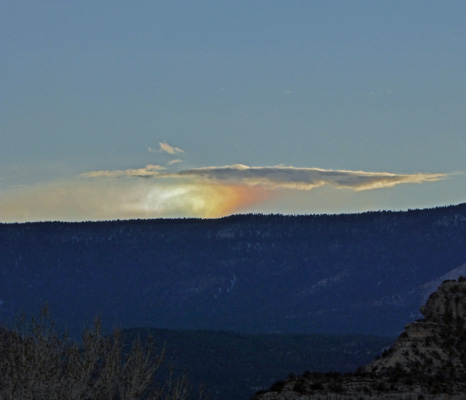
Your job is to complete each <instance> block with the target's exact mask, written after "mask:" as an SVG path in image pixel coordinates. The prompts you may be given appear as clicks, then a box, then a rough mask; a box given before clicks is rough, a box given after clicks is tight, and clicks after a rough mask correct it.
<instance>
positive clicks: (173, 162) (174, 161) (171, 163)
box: [167, 158, 183, 165]
mask: <svg viewBox="0 0 466 400" xmlns="http://www.w3.org/2000/svg"><path fill="white" fill-rule="evenodd" d="M180 162H183V160H181V159H179V158H177V159H175V160H170V161H169V162H168V163H167V164H168V165H173V164H178V163H180Z"/></svg>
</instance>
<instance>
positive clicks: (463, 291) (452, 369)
mask: <svg viewBox="0 0 466 400" xmlns="http://www.w3.org/2000/svg"><path fill="white" fill-rule="evenodd" d="M421 313H422V314H423V316H424V318H423V319H421V320H418V321H415V322H413V323H411V324H409V325H407V326H406V328H405V330H404V332H403V333H402V334H401V335H400V336H399V337H398V339H397V340H396V342H395V343H394V345H393V346H392V347H391V348H390V349H387V350H385V351H384V352H383V353H382V355H381V356H380V357H379V358H377V359H376V360H374V361H373V362H371V363H370V364H368V365H366V366H364V367H361V368H360V369H359V370H358V371H356V372H355V373H353V374H346V375H340V374H332V373H330V374H318V373H311V372H305V373H304V374H303V375H302V376H299V377H290V378H288V379H287V380H286V381H281V382H277V383H276V384H274V385H273V386H272V387H271V388H270V389H269V390H268V391H264V392H262V393H257V394H256V395H255V396H254V397H253V400H285V399H286V400H311V399H312V400H320V399H322V400H323V399H327V400H331V399H334V400H349V399H374V400H376V399H400V400H401V399H403V400H404V399H406V400H407V399H415V400H421V399H423V400H428V399H432V400H437V399H451V400H456V399H466V278H462V277H460V278H459V279H458V280H450V281H445V282H443V283H442V285H441V286H440V287H439V288H438V290H437V291H436V292H434V293H433V294H432V295H431V296H430V297H429V298H428V300H427V302H426V304H425V306H423V307H421Z"/></svg>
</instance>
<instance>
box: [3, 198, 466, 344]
mask: <svg viewBox="0 0 466 400" xmlns="http://www.w3.org/2000/svg"><path fill="white" fill-rule="evenodd" d="M465 243H466V204H460V205H456V206H448V207H439V208H436V209H425V210H410V211H403V212H396V211H380V212H368V213H362V214H341V215H314V216H313V215H309V216H283V215H234V216H229V217H224V218H221V219H214V220H201V219H158V220H132V221H109V222H81V223H64V222H42V223H21V224H0V318H1V320H3V321H6V320H9V319H12V318H14V317H15V316H16V315H18V313H21V312H24V311H27V312H29V311H30V312H32V313H37V312H38V311H39V310H40V307H41V306H43V305H44V304H45V303H47V304H49V305H50V307H51V309H53V310H54V314H55V315H56V317H57V323H58V324H62V325H63V326H64V327H65V328H67V329H69V330H70V331H80V327H82V326H83V325H84V324H85V323H86V321H89V320H90V319H92V318H93V316H94V315H95V314H102V315H103V316H104V317H105V318H104V320H107V321H109V325H110V326H112V325H114V324H115V323H116V324H118V325H120V326H122V327H123V328H131V327H137V326H153V327H158V328H167V329H211V330H212V329H213V330H230V331H238V332H244V333H261V332H262V333H280V332H283V333H334V334H347V333H349V334H351V333H357V334H359V333H364V334H375V335H382V336H386V335H389V336H394V337H395V336H396V335H397V334H398V333H399V332H400V331H401V330H402V329H403V327H404V325H405V324H406V323H407V322H409V321H410V320H412V319H413V317H419V316H420V314H419V312H418V309H419V306H420V305H421V304H422V302H423V301H424V300H425V299H424V297H425V295H426V292H427V291H428V289H429V288H430V287H431V286H432V285H434V283H435V282H437V281H438V280H439V279H441V278H442V277H445V276H449V277H452V278H456V277H457V276H459V275H461V274H464V268H465V267H464V265H465V262H466V246H465ZM426 285H427V286H426Z"/></svg>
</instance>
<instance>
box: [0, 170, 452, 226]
mask: <svg viewBox="0 0 466 400" xmlns="http://www.w3.org/2000/svg"><path fill="white" fill-rule="evenodd" d="M447 176H448V175H447V174H426V173H415V174H396V173H388V172H365V171H346V170H325V169H319V168H296V167H286V166H275V167H249V166H247V165H242V164H237V165H230V166H223V167H205V168H192V169H185V170H181V171H170V170H167V169H165V168H164V167H162V166H159V165H147V166H145V167H143V168H135V169H124V170H113V171H109V170H104V171H91V172H87V173H84V174H81V175H80V176H79V177H78V178H77V179H76V178H75V179H71V180H68V181H66V182H54V183H48V184H42V185H31V186H23V187H20V188H15V189H8V190H0V221H3V222H20V221H44V220H62V221H82V220H110V219H131V218H158V217H203V218H214V217H221V216H224V215H229V214H232V213H235V212H248V211H249V212H250V211H251V210H255V211H256V212H258V211H259V210H263V209H264V207H265V209H267V207H268V206H267V204H270V203H272V204H278V203H277V201H278V202H279V203H280V204H284V205H285V206H286V207H288V208H287V209H288V210H293V204H295V205H296V204H298V202H299V201H301V200H302V199H303V197H302V196H303V195H298V193H299V192H301V193H302V192H304V191H308V192H309V191H311V192H312V190H311V189H314V188H317V187H322V186H326V187H327V189H322V190H320V191H318V192H316V195H315V196H313V197H311V198H321V197H322V195H323V194H324V196H323V197H325V196H327V197H330V198H334V197H340V196H334V193H332V188H333V189H335V188H336V189H349V190H347V191H346V194H345V196H353V197H354V196H356V195H355V194H353V195H351V193H352V192H359V193H361V194H360V195H358V196H362V193H363V191H364V190H370V189H378V188H390V187H393V186H395V185H398V184H402V183H424V182H434V181H438V180H441V179H444V178H446V177H447ZM141 178H144V179H141ZM319 196H320V197H319ZM364 196H365V197H364V198H366V197H367V196H368V195H364ZM364 198H361V197H359V200H360V201H363V199H364ZM300 199H301V200H300ZM307 199H308V200H309V197H308V198H307ZM308 200H306V207H305V208H301V209H302V210H304V211H302V212H313V209H309V207H311V206H310V203H309V201H308ZM322 201H325V204H328V203H329V201H331V200H329V199H328V198H327V200H325V199H322ZM274 202H275V203H274ZM280 209H283V208H279V209H275V211H274V212H280ZM306 210H308V211H306ZM327 211H328V210H327Z"/></svg>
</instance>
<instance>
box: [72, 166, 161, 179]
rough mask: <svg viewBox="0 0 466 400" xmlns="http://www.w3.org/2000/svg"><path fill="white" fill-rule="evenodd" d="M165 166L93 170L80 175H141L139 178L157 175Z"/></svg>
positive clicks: (119, 176)
mask: <svg viewBox="0 0 466 400" xmlns="http://www.w3.org/2000/svg"><path fill="white" fill-rule="evenodd" d="M164 169H165V167H162V166H161V165H152V164H149V165H146V166H145V167H144V168H136V169H123V170H119V169H117V170H113V171H91V172H85V173H83V174H81V175H80V176H82V177H84V178H99V177H106V178H121V177H125V176H126V177H131V176H134V177H139V178H148V177H152V176H156V175H158V174H159V171H163V170H164Z"/></svg>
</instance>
